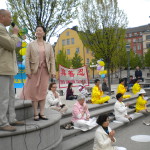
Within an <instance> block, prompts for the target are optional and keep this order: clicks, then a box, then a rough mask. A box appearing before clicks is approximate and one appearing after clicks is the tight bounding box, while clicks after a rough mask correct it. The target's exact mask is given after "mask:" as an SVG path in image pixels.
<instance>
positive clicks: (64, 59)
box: [56, 50, 71, 71]
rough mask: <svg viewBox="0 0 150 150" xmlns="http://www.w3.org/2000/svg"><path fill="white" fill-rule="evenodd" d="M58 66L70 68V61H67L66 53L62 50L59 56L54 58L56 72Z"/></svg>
mask: <svg viewBox="0 0 150 150" xmlns="http://www.w3.org/2000/svg"><path fill="white" fill-rule="evenodd" d="M59 64H60V65H62V66H64V67H66V68H70V67H71V60H69V59H68V57H67V55H66V52H65V51H64V50H61V51H60V53H59V54H57V56H56V70H57V71H58V70H59Z"/></svg>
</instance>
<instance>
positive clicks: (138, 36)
mask: <svg viewBox="0 0 150 150" xmlns="http://www.w3.org/2000/svg"><path fill="white" fill-rule="evenodd" d="M126 39H127V41H128V43H130V47H131V49H132V50H133V51H134V52H135V53H136V54H138V55H144V54H145V53H146V52H147V49H148V48H150V25H143V26H139V27H134V28H128V29H127V32H126Z"/></svg>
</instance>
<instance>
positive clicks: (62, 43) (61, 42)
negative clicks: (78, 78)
mask: <svg viewBox="0 0 150 150" xmlns="http://www.w3.org/2000/svg"><path fill="white" fill-rule="evenodd" d="M54 49H55V58H56V56H57V54H59V52H60V51H61V50H64V51H66V54H67V56H68V58H69V59H72V58H73V57H74V55H75V53H78V54H79V55H80V56H81V57H82V59H83V61H82V63H83V64H84V65H86V66H87V68H88V74H89V77H90V78H92V75H93V70H92V69H90V62H91V61H92V59H93V58H94V57H93V53H92V51H90V50H89V49H88V48H86V47H85V46H84V45H83V43H82V41H81V39H80V37H79V35H78V31H77V29H76V27H74V28H72V29H66V30H65V31H63V32H62V33H61V34H60V35H59V37H58V40H57V42H56V45H55V48H54ZM94 72H95V75H96V74H97V72H96V71H94Z"/></svg>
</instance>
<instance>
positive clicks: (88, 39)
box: [79, 0, 127, 90]
mask: <svg viewBox="0 0 150 150" xmlns="http://www.w3.org/2000/svg"><path fill="white" fill-rule="evenodd" d="M81 9H82V13H81V17H80V18H79V23H80V28H81V30H82V31H83V32H79V35H80V38H81V40H82V41H83V44H84V45H85V46H86V47H88V48H90V49H91V50H92V51H93V52H94V54H95V58H96V59H100V58H103V60H104V61H105V63H106V66H107V71H108V85H109V89H110V90H111V86H110V65H111V62H112V57H113V56H114V52H115V51H116V50H117V48H118V45H119V43H120V41H122V39H125V33H124V32H122V31H123V29H125V28H126V25H127V17H126V15H125V14H124V12H123V11H121V10H119V8H118V3H117V0H83V3H82V5H81Z"/></svg>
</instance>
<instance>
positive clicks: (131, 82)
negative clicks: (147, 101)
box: [127, 75, 135, 91]
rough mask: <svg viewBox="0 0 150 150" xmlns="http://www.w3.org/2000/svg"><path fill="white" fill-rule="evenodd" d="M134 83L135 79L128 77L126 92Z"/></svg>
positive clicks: (131, 76)
mask: <svg viewBox="0 0 150 150" xmlns="http://www.w3.org/2000/svg"><path fill="white" fill-rule="evenodd" d="M134 83H135V79H133V75H130V79H129V84H128V87H127V88H128V89H127V91H129V90H130V89H131V88H132V86H133V85H134Z"/></svg>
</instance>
